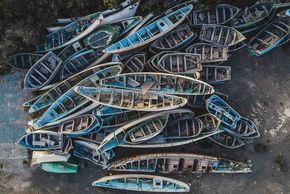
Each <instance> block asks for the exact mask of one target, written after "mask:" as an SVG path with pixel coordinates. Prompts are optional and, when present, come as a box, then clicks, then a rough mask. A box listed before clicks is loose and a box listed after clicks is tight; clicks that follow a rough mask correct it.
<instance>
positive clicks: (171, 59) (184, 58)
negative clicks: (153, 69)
mask: <svg viewBox="0 0 290 194" xmlns="http://www.w3.org/2000/svg"><path fill="white" fill-rule="evenodd" d="M158 65H159V66H157V67H158V68H160V69H162V70H163V71H164V72H167V73H173V74H180V75H188V74H192V73H193V72H198V71H201V69H202V66H201V57H200V55H196V54H191V53H178V52H170V53H166V54H164V55H163V56H162V57H161V58H160V59H159V61H158Z"/></svg>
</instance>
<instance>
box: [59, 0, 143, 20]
mask: <svg viewBox="0 0 290 194" xmlns="http://www.w3.org/2000/svg"><path fill="white" fill-rule="evenodd" d="M139 4H140V0H137V1H134V0H126V1H124V2H122V3H120V4H119V5H120V7H118V8H112V9H107V10H105V11H102V12H97V13H93V14H90V15H87V16H82V17H73V18H59V19H57V21H56V22H57V23H58V24H60V25H66V24H70V23H72V22H74V21H77V20H80V19H83V18H88V17H92V15H99V14H100V13H101V14H102V15H103V16H104V21H103V23H104V24H109V23H114V22H115V21H117V20H120V19H125V18H129V17H133V16H134V15H135V13H136V11H137V8H138V6H139Z"/></svg>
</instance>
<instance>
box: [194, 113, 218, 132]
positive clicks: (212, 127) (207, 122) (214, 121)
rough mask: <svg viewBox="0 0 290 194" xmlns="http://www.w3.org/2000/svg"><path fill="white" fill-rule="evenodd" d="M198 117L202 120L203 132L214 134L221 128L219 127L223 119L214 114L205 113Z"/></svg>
mask: <svg viewBox="0 0 290 194" xmlns="http://www.w3.org/2000/svg"><path fill="white" fill-rule="evenodd" d="M196 118H198V119H199V120H200V121H201V122H202V133H203V134H213V133H214V132H216V131H218V130H219V127H220V125H221V121H220V120H219V119H218V118H217V117H216V116H214V115H212V114H203V115H200V116H197V117H196Z"/></svg>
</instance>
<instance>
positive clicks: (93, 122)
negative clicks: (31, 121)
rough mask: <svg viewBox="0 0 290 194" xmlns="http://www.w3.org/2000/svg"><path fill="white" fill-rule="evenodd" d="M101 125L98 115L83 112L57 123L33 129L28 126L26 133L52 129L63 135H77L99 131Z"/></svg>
mask: <svg viewBox="0 0 290 194" xmlns="http://www.w3.org/2000/svg"><path fill="white" fill-rule="evenodd" d="M101 127H102V119H101V118H100V117H98V116H94V115H92V114H85V115H81V116H78V117H75V118H73V119H69V120H67V121H64V122H61V123H59V124H58V125H53V126H49V127H43V128H41V129H38V130H35V129H34V128H33V127H29V128H27V130H26V133H35V132H37V133H39V132H43V133H45V132H46V131H52V132H56V133H58V134H62V135H65V136H67V137H77V136H82V135H87V134H90V133H95V132H97V131H99V130H100V128H101Z"/></svg>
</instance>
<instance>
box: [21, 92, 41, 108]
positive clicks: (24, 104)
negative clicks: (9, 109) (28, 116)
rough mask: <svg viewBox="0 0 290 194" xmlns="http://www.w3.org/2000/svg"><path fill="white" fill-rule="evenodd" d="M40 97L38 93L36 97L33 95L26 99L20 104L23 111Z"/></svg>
mask: <svg viewBox="0 0 290 194" xmlns="http://www.w3.org/2000/svg"><path fill="white" fill-rule="evenodd" d="M40 97H41V95H38V96H36V97H33V98H31V99H29V100H28V101H26V102H24V103H23V104H22V107H23V109H24V110H25V111H28V110H29V109H30V107H31V106H32V105H33V104H34V103H35V102H36V101H37V100H38V99H39V98H40Z"/></svg>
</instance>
